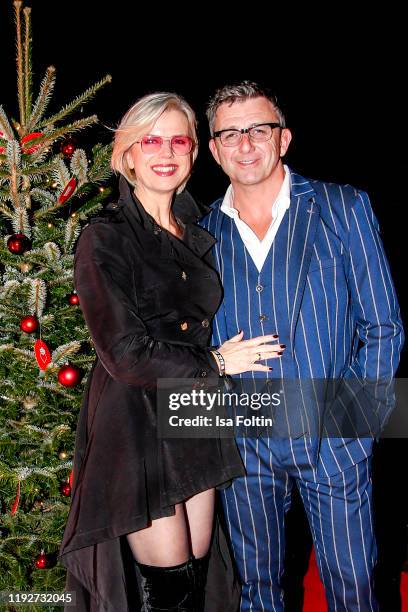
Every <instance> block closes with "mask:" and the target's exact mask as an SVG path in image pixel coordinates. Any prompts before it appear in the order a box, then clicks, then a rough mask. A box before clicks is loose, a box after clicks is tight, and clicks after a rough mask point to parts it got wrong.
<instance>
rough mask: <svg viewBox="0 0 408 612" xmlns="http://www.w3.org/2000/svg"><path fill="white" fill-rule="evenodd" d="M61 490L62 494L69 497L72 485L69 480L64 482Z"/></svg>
mask: <svg viewBox="0 0 408 612" xmlns="http://www.w3.org/2000/svg"><path fill="white" fill-rule="evenodd" d="M60 491H61V493H62V495H64V496H65V497H69V496H70V495H71V485H70V484H69V482H63V483H62V484H61V486H60Z"/></svg>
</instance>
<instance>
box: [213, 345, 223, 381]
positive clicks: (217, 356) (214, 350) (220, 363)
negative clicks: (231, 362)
mask: <svg viewBox="0 0 408 612" xmlns="http://www.w3.org/2000/svg"><path fill="white" fill-rule="evenodd" d="M211 352H212V354H213V355H214V356H215V357H216V359H217V361H218V368H219V371H220V376H225V359H224V357H223V356H222V355H221V353H220V351H217V350H216V349H213V350H212V351H211Z"/></svg>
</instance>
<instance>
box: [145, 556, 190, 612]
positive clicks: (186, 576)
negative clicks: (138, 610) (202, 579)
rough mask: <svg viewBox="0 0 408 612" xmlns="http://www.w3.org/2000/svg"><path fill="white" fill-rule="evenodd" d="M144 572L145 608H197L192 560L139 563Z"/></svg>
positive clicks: (164, 611)
mask: <svg viewBox="0 0 408 612" xmlns="http://www.w3.org/2000/svg"><path fill="white" fill-rule="evenodd" d="M137 567H138V568H139V571H140V574H141V578H142V580H141V589H142V596H143V607H142V612H196V606H195V602H194V597H195V594H194V592H195V570H194V566H193V560H192V559H189V560H188V561H186V562H185V563H182V564H181V565H175V566H173V567H157V566H155V565H143V564H142V563H137Z"/></svg>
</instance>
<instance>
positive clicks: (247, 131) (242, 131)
mask: <svg viewBox="0 0 408 612" xmlns="http://www.w3.org/2000/svg"><path fill="white" fill-rule="evenodd" d="M263 125H268V126H269V127H270V128H271V129H272V130H274V129H275V128H277V127H279V128H281V129H284V126H283V125H281V124H280V123H276V122H271V123H256V124H255V125H251V126H250V127H247V128H241V129H238V128H226V129H225V130H217V132H214V135H213V138H219V139H220V143H221V144H222V146H223V147H237V146H238V145H239V144H241V142H242V136H243V135H244V134H248V138H249V139H250V141H251V142H268V140H270V139H271V138H272V134H273V132H271V135H270V137H269V138H267V139H266V140H254V139H253V138H251V130H253V129H254V128H259V127H262V126H263ZM224 132H236V133H237V134H240V135H241V138H240V139H239V141H238V142H237V143H236V144H232V145H228V144H224V143H223V142H222V140H221V134H223V133H224Z"/></svg>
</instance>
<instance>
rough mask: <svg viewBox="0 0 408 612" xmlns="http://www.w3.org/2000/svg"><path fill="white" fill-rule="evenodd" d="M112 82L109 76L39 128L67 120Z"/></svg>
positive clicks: (46, 120)
mask: <svg viewBox="0 0 408 612" xmlns="http://www.w3.org/2000/svg"><path fill="white" fill-rule="evenodd" d="M111 80H112V77H111V76H110V74H107V75H106V76H105V77H104V78H103V79H102V80H100V81H98V82H97V83H95V84H94V85H92V86H91V87H89V89H87V90H86V91H84V93H83V94H81V95H80V96H78V97H76V98H75V99H74V100H73V101H72V102H70V103H69V104H67V105H66V106H64V107H63V108H62V109H61V110H60V111H59V112H58V113H56V114H55V115H52V117H48V119H44V121H43V122H42V123H40V124H39V126H38V127H39V128H40V127H43V126H45V125H49V124H54V123H57V121H61V119H65V118H66V117H68V116H69V115H70V114H71V113H73V111H74V110H75V109H76V108H78V107H79V106H81V104H85V103H86V102H89V101H90V100H91V99H92V98H93V97H94V96H95V94H96V92H97V91H98V90H99V89H101V87H103V86H104V85H106V84H107V83H110V82H111Z"/></svg>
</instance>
